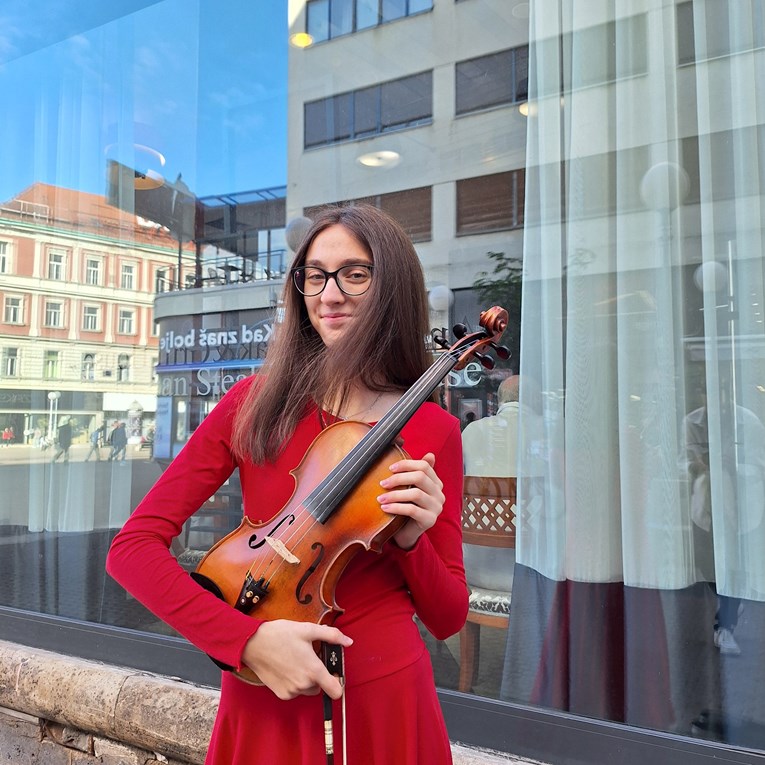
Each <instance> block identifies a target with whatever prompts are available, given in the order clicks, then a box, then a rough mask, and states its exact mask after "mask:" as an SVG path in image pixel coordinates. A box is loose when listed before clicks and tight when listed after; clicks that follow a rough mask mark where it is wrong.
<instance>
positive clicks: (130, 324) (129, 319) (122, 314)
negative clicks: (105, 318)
mask: <svg viewBox="0 0 765 765" xmlns="http://www.w3.org/2000/svg"><path fill="white" fill-rule="evenodd" d="M117 331H118V332H119V333H120V334H121V335H132V334H133V333H134V332H135V311H133V310H132V309H130V308H120V310H119V319H118V322H117Z"/></svg>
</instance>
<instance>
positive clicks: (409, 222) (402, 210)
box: [304, 186, 433, 242]
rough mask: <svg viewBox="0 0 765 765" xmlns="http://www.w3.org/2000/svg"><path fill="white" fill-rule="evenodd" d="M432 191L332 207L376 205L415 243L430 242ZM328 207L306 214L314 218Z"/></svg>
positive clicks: (413, 191) (309, 209)
mask: <svg viewBox="0 0 765 765" xmlns="http://www.w3.org/2000/svg"><path fill="white" fill-rule="evenodd" d="M432 191H433V190H432V188H431V187H430V186H423V187H421V188H418V189H407V190H406V191H395V192H392V193H390V194H377V195H375V196H373V197H360V198H357V199H347V200H343V201H342V202H340V201H337V202H333V203H332V205H347V204H351V203H353V202H366V203H367V204H370V205H374V206H375V207H378V208H379V209H381V210H384V211H385V212H387V213H388V214H389V215H391V216H393V217H394V218H395V219H396V220H397V221H398V222H399V223H400V224H401V225H402V227H403V228H404V231H406V233H407V234H408V235H409V237H410V238H411V240H412V241H413V242H429V241H430V240H431V238H432V196H433V194H432ZM326 206H327V205H318V206H316V207H307V208H306V209H305V210H304V214H305V215H306V216H307V217H309V218H312V217H314V216H316V215H317V214H318V213H319V212H320V211H321V210H323V209H324V208H325V207H326Z"/></svg>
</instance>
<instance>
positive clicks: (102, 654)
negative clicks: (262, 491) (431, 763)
mask: <svg viewBox="0 0 765 765" xmlns="http://www.w3.org/2000/svg"><path fill="white" fill-rule="evenodd" d="M0 639H2V640H7V641H10V642H14V643H18V644H21V645H26V646H29V647H31V648H37V649H43V650H48V651H54V652H56V653H61V654H65V655H68V656H75V657H78V658H82V659H87V660H91V661H100V662H108V663H109V664H112V665H115V666H121V667H129V668H134V669H136V670H139V671H146V672H154V673H157V674H160V675H165V676H169V677H180V678H183V679H184V680H186V681H191V682H195V683H199V684H200V685H204V686H208V687H213V688H215V687H219V685H220V672H219V670H218V669H217V667H215V665H213V663H212V662H211V661H210V659H208V658H207V656H205V655H204V654H203V653H202V652H201V651H199V650H198V649H196V648H194V647H193V646H192V645H190V644H189V643H188V642H186V641H185V640H183V639H181V638H175V637H167V636H162V635H153V634H149V633H145V632H137V631H134V630H128V629H124V628H119V627H110V626H106V625H99V624H93V623H90V622H82V621H76V620H72V619H64V618H62V617H57V616H47V615H44V614H36V613H33V612H29V611H23V610H20V609H15V608H9V607H6V606H0ZM438 696H439V700H440V702H441V708H442V709H443V712H444V717H445V719H446V723H447V728H448V730H449V736H450V738H451V740H452V741H455V742H459V743H462V744H466V745H469V746H477V747H482V748H487V749H493V750H496V751H499V752H507V753H510V754H515V755H517V756H522V757H529V758H532V759H535V760H539V761H541V762H545V763H549V765H614V763H619V765H644V763H645V762H650V763H651V765H706V763H709V765H765V753H763V752H758V751H754V750H747V749H742V748H738V747H730V746H725V745H724V744H719V743H715V742H708V741H701V740H696V739H690V738H686V737H684V736H678V735H675V734H671V733H662V732H657V731H651V730H644V729H639V728H634V727H630V726H627V725H619V724H617V723H611V722H607V721H602V720H593V719H587V718H583V717H578V716H576V715H572V714H568V713H565V712H557V711H554V710H548V709H539V708H535V707H527V706H523V705H520V704H510V703H506V702H501V701H496V700H493V699H486V698H482V697H479V696H472V695H468V694H464V693H458V692H456V691H447V690H439V691H438Z"/></svg>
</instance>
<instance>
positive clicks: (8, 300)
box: [3, 295, 24, 324]
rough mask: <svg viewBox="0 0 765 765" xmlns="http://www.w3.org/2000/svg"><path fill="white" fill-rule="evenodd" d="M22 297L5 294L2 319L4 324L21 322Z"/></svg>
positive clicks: (22, 317) (22, 319)
mask: <svg viewBox="0 0 765 765" xmlns="http://www.w3.org/2000/svg"><path fill="white" fill-rule="evenodd" d="M23 307H24V302H23V298H20V297H14V296H12V295H6V296H5V300H4V304H3V321H4V322H5V323H6V324H23V322H24V312H23Z"/></svg>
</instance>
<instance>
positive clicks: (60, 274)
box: [46, 247, 67, 282]
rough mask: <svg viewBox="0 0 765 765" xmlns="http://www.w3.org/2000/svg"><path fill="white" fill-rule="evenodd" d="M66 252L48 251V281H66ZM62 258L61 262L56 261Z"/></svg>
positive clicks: (58, 250)
mask: <svg viewBox="0 0 765 765" xmlns="http://www.w3.org/2000/svg"><path fill="white" fill-rule="evenodd" d="M66 255H67V253H66V250H61V249H58V248H53V247H52V248H50V249H49V250H48V261H47V271H46V279H48V281H52V282H62V281H64V280H65V279H66ZM55 258H61V260H60V261H56V260H54V259H55Z"/></svg>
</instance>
